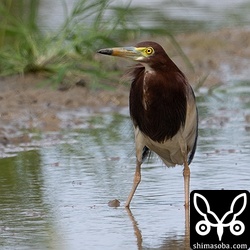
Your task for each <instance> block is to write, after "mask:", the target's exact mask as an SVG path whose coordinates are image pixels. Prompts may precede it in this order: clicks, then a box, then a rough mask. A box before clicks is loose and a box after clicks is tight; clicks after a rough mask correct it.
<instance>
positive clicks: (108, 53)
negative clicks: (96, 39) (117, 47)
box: [97, 49, 113, 56]
mask: <svg viewBox="0 0 250 250" xmlns="http://www.w3.org/2000/svg"><path fill="white" fill-rule="evenodd" d="M97 53H100V54H103V55H109V56H111V55H112V54H113V50H112V49H100V50H98V51H97Z"/></svg>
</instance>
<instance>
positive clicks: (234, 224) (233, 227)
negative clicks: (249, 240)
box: [193, 193, 247, 241]
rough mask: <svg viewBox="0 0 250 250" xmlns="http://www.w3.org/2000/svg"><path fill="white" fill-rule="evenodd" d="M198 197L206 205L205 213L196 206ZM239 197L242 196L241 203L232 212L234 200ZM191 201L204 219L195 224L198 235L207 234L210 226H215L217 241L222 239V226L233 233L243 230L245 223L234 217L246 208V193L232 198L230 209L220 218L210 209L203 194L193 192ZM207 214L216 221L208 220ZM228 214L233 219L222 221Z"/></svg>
mask: <svg viewBox="0 0 250 250" xmlns="http://www.w3.org/2000/svg"><path fill="white" fill-rule="evenodd" d="M199 198H200V199H202V200H203V201H204V203H205V205H206V213H204V212H202V211H201V210H200V208H199V207H198V204H197V200H198V199H199ZM241 198H243V205H242V207H241V209H240V210H239V211H238V212H237V213H234V206H235V204H236V202H237V201H238V200H239V199H241ZM193 201H194V207H195V209H196V211H197V212H198V213H199V214H200V215H202V216H203V217H204V220H201V221H199V222H198V223H197V224H196V226H195V230H196V232H197V233H198V234H199V235H202V236H204V235H207V234H209V232H210V230H211V226H212V227H217V235H218V238H219V241H221V239H222V235H223V233H224V227H229V228H230V232H231V233H232V234H233V235H241V234H242V233H243V232H244V231H245V225H244V224H243V222H242V221H240V220H236V217H237V216H239V215H240V214H241V213H242V212H243V211H244V209H245V208H246V205H247V194H246V193H242V194H239V195H237V196H236V197H235V198H234V199H233V201H232V203H231V206H230V210H229V211H228V212H226V213H225V214H224V215H223V217H222V218H221V219H219V218H218V216H217V215H216V214H215V213H214V212H213V211H211V210H210V205H209V203H208V201H207V199H206V198H205V197H204V196H203V195H201V194H198V193H195V194H194V198H193ZM208 214H210V215H212V216H213V217H214V219H215V220H216V222H217V223H212V222H210V221H209V219H208V216H207V215H208ZM229 214H233V219H232V220H231V222H229V223H223V222H224V221H225V219H226V218H227V216H228V215H229Z"/></svg>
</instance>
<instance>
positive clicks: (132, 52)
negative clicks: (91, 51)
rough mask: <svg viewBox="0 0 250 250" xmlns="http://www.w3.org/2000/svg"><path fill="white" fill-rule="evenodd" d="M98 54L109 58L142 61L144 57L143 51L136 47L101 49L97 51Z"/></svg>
mask: <svg viewBox="0 0 250 250" xmlns="http://www.w3.org/2000/svg"><path fill="white" fill-rule="evenodd" d="M97 53H100V54H103V55H109V56H119V57H125V58H130V59H132V60H140V59H141V58H142V57H143V55H142V53H141V50H140V49H138V48H136V47H123V48H107V49H100V50H98V51H97Z"/></svg>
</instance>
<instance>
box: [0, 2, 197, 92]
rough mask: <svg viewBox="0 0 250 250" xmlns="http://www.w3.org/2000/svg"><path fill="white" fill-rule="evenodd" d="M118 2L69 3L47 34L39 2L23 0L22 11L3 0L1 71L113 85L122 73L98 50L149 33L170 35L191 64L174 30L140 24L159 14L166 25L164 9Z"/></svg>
mask: <svg viewBox="0 0 250 250" xmlns="http://www.w3.org/2000/svg"><path fill="white" fill-rule="evenodd" d="M114 3H115V1H114V0H101V1H100V0H92V1H89V0H79V1H78V2H76V4H75V6H74V7H73V9H72V11H71V12H70V13H68V10H67V7H66V5H64V10H65V21H64V23H63V25H62V26H61V27H60V28H59V29H58V30H57V31H54V32H53V33H52V34H48V33H43V32H42V31H41V30H39V28H38V26H37V20H36V19H37V10H38V8H39V0H35V1H34V0H30V1H29V4H28V6H27V1H26V5H24V0H19V6H17V8H18V12H17V11H13V9H14V7H16V6H15V4H16V1H12V0H5V1H3V2H2V3H0V75H1V76H8V75H13V74H26V73H38V72H39V73H42V74H44V75H45V76H46V77H47V78H48V83H50V84H52V85H55V86H57V85H58V84H62V83H63V84H74V83H76V82H77V81H78V80H80V79H84V80H85V81H86V82H87V83H88V84H89V86H91V87H92V88H100V87H101V88H105V87H110V86H112V84H111V85H110V82H111V79H112V78H113V79H114V77H117V78H118V75H119V74H117V72H116V70H112V69H109V70H107V67H105V65H103V64H101V63H100V62H98V61H97V60H95V58H94V56H95V51H96V50H97V49H99V48H103V47H110V46H118V45H122V44H124V43H125V42H126V41H131V40H136V39H137V38H138V37H141V36H147V35H149V34H150V35H157V36H159V35H166V36H168V37H169V38H170V39H171V40H172V41H173V44H175V45H176V48H177V49H178V50H179V52H180V54H181V55H182V56H183V58H184V60H185V61H186V62H187V63H188V64H189V66H190V67H192V65H191V64H190V62H189V60H188V58H186V57H185V54H183V52H182V50H181V48H180V47H179V46H178V43H177V42H176V40H175V39H174V36H173V31H171V30H166V29H165V26H164V25H162V26H161V25H160V26H157V27H150V28H145V27H143V25H142V24H141V23H143V22H145V21H146V20H148V19H149V20H150V19H153V18H155V19H156V16H157V19H158V20H159V19H161V22H162V23H164V22H163V21H164V20H165V17H164V15H163V14H161V13H160V12H159V11H155V12H154V14H151V13H152V11H149V9H147V8H142V7H133V8H132V7H130V5H129V4H127V5H124V6H119V7H118V6H115V5H114ZM62 4H63V2H62ZM20 6H21V7H22V8H21V7H20ZM24 7H25V8H24ZM27 7H28V9H27ZM14 10H15V9H14ZM24 10H25V11H24ZM24 13H26V14H25V15H24ZM27 13H28V15H27ZM107 13H108V15H107ZM152 15H155V16H152ZM111 68H112V67H111Z"/></svg>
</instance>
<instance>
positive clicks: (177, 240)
mask: <svg viewBox="0 0 250 250" xmlns="http://www.w3.org/2000/svg"><path fill="white" fill-rule="evenodd" d="M185 210H186V212H185V235H183V236H181V237H180V236H179V235H178V237H177V236H172V237H171V236H170V237H166V238H165V240H164V241H163V243H162V244H161V246H160V247H158V248H153V249H155V250H157V249H158V250H170V249H171V250H180V249H183V250H190V227H189V213H188V210H189V209H185ZM126 211H127V213H128V216H129V219H130V221H131V222H132V225H133V229H134V234H135V237H136V241H137V249H138V250H142V249H143V234H142V232H141V230H140V228H139V224H138V222H137V221H136V219H135V217H134V215H133V214H132V212H131V210H130V209H129V208H126ZM146 249H148V248H147V247H146ZM150 249H152V248H150Z"/></svg>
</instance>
